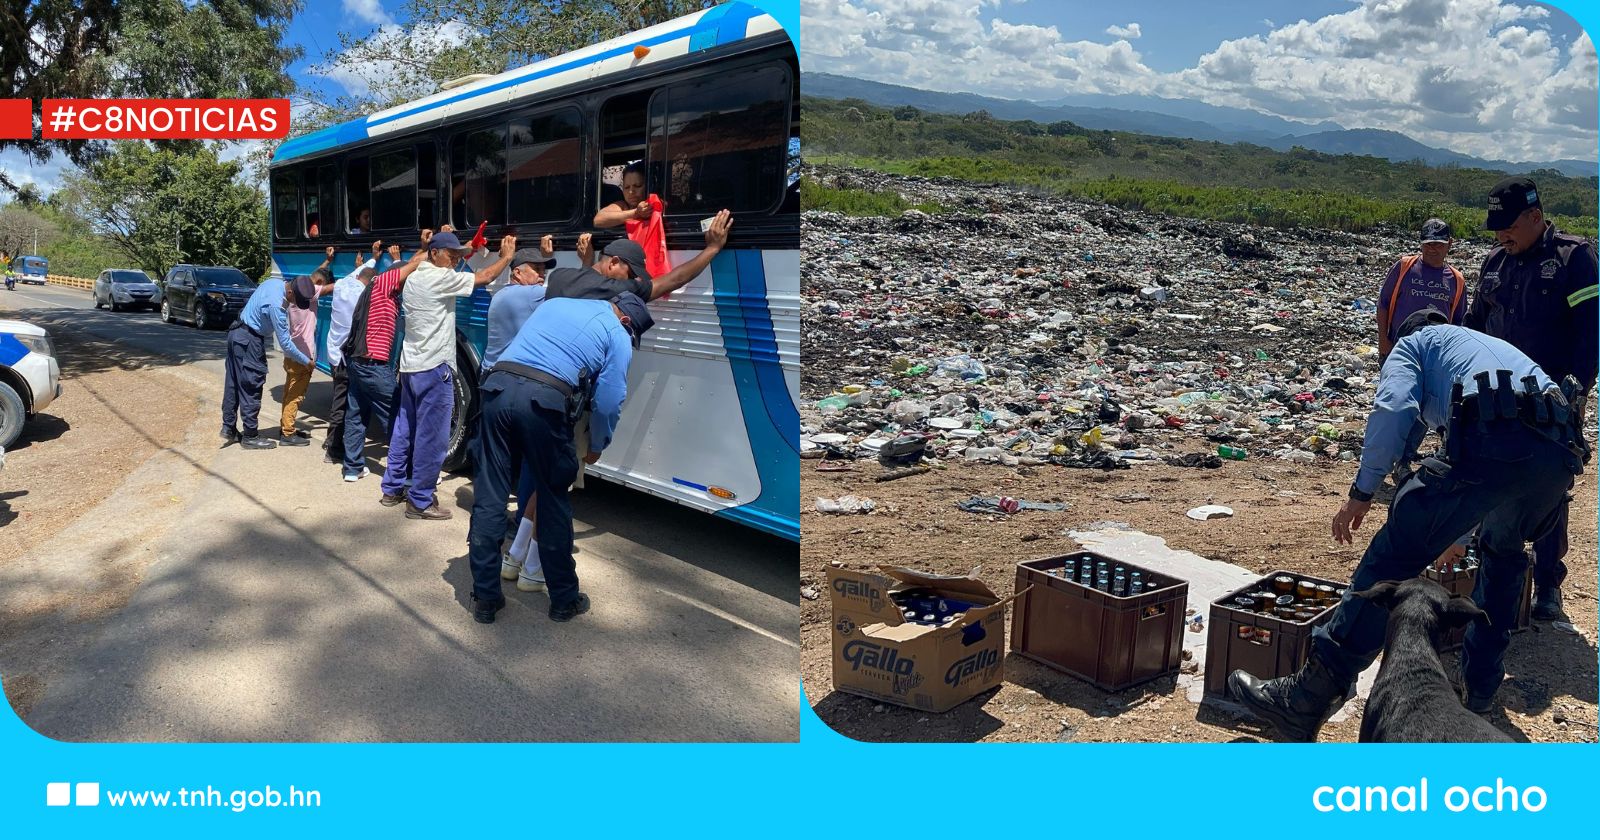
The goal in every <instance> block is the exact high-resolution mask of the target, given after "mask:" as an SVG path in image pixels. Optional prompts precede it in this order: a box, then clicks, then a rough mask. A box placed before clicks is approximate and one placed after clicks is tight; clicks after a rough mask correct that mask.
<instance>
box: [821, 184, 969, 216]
mask: <svg viewBox="0 0 1600 840" xmlns="http://www.w3.org/2000/svg"><path fill="white" fill-rule="evenodd" d="M800 207H801V209H803V210H831V211H833V212H835V213H843V214H845V215H847V216H898V215H900V214H901V213H904V212H905V211H907V210H921V211H922V212H924V213H943V212H945V208H944V205H941V204H938V203H936V202H931V201H925V202H920V203H915V204H914V203H912V202H909V201H906V199H905V197H904V196H902V195H900V194H899V193H897V192H894V191H893V190H855V189H835V188H833V187H827V186H823V185H822V184H819V183H817V182H816V181H814V180H812V179H811V178H801V179H800Z"/></svg>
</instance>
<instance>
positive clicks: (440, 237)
mask: <svg viewBox="0 0 1600 840" xmlns="http://www.w3.org/2000/svg"><path fill="white" fill-rule="evenodd" d="M436 248H439V249H444V250H448V251H471V250H472V249H471V248H468V247H467V246H465V245H462V244H461V240H459V239H457V238H456V235H455V234H454V233H451V232H449V231H446V232H444V233H436V234H434V235H433V239H431V240H429V241H428V250H430V251H431V250H434V249H436Z"/></svg>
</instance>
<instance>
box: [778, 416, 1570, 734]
mask: <svg viewBox="0 0 1600 840" xmlns="http://www.w3.org/2000/svg"><path fill="white" fill-rule="evenodd" d="M1591 416H1593V415H1591ZM821 463H823V462H821V461H817V460H804V461H802V462H801V478H800V489H801V493H800V496H801V508H802V514H801V517H802V518H801V527H802V529H803V532H804V534H805V538H804V540H803V544H802V548H801V578H802V581H801V582H802V595H803V597H802V600H801V640H802V645H803V653H802V657H801V670H802V676H803V680H804V685H805V688H806V696H807V697H808V698H809V699H810V701H811V703H812V704H813V706H814V708H815V710H816V712H817V714H818V715H819V716H820V717H821V718H822V719H823V720H824V721H826V722H827V723H828V724H829V725H830V726H832V727H833V728H834V729H836V730H838V731H839V732H841V733H843V734H845V735H848V736H850V737H853V738H857V739H861V740H868V741H1098V742H1121V741H1237V740H1242V741H1254V740H1261V739H1265V738H1266V736H1265V734H1264V733H1263V730H1262V729H1261V728H1260V727H1258V726H1257V725H1256V724H1254V723H1253V722H1250V721H1249V720H1248V719H1244V718H1241V717H1238V716H1237V715H1236V714H1235V713H1233V712H1230V711H1228V710H1226V709H1224V708H1221V707H1217V706H1214V705H1212V704H1202V705H1197V704H1195V703H1192V702H1190V701H1189V700H1188V699H1187V698H1186V697H1185V693H1184V691H1183V690H1181V689H1179V688H1178V687H1177V680H1176V679H1175V678H1174V677H1163V678H1160V679H1157V680H1155V681H1152V682H1150V683H1146V684H1144V685H1142V686H1136V687H1134V688H1131V689H1127V690H1125V691H1122V692H1118V693H1107V692H1104V691H1101V690H1099V689H1096V688H1094V687H1093V686H1091V685H1089V684H1088V683H1085V682H1082V681H1080V680H1078V679H1076V678H1074V677H1071V676H1068V675H1066V674H1064V673H1060V672H1057V671H1054V670H1052V669H1050V668H1047V667H1045V666H1043V665H1039V664H1037V663H1035V662H1033V661H1031V660H1028V659H1024V658H1022V657H1019V656H1017V655H1015V654H1009V653H1008V655H1007V656H1006V659H1005V662H1004V667H1005V682H1004V683H1003V684H1002V685H1001V686H1000V688H999V689H997V690H990V691H988V692H985V693H983V694H981V695H979V696H978V697H975V698H973V699H972V700H969V701H968V702H966V703H964V704H962V705H961V706H959V707H957V708H955V709H953V710H951V711H949V712H946V713H944V714H930V713H927V712H921V711H916V710H912V709H904V708H899V707H896V706H892V705H888V704H882V703H878V702H876V701H874V700H870V699H867V698H863V697H858V696H854V695H849V694H845V693H843V692H836V691H834V690H833V683H832V676H831V649H830V641H829V624H830V607H829V602H828V598H827V592H826V586H825V583H824V581H825V569H826V566H827V564H828V563H830V562H833V561H839V562H843V563H845V564H846V565H849V566H851V567H854V568H872V567H873V566H874V565H876V564H894V565H905V566H911V567H915V568H921V569H928V570H932V571H934V572H939V573H945V574H961V573H966V572H968V571H970V570H971V569H972V568H973V567H974V566H980V565H981V567H982V571H981V573H980V577H981V578H982V579H983V580H984V582H985V583H987V584H988V585H989V587H990V588H991V589H993V590H994V591H995V592H997V593H999V594H1001V595H1009V594H1010V593H1011V590H1012V588H1013V584H1014V579H1015V574H1016V563H1017V562H1019V561H1022V560H1029V559H1035V558H1039V557H1047V556H1051V555H1056V554H1063V553H1067V552H1069V551H1072V550H1074V549H1076V548H1077V545H1076V543H1075V542H1074V541H1073V540H1072V539H1071V538H1070V537H1068V536H1067V534H1066V532H1067V531H1069V530H1082V529H1084V527H1085V526H1088V525H1090V524H1091V523H1095V522H1101V521H1116V522H1123V523H1127V524H1128V525H1130V526H1131V527H1133V528H1134V529H1137V530H1140V531H1143V532H1145V533H1149V534H1154V535H1156V536H1159V537H1162V538H1164V539H1165V540H1166V541H1167V545H1168V546H1169V547H1170V548H1173V549H1180V550H1188V551H1192V552H1195V553H1196V554H1199V555H1201V556H1203V557H1207V558H1210V559H1214V560H1223V561H1227V562H1229V563H1233V564H1236V565H1239V566H1243V567H1245V568H1248V569H1253V570H1257V571H1260V572H1267V571H1271V570H1274V569H1280V568H1282V569H1290V570H1293V571H1300V572H1305V573H1308V574H1311V575H1315V576H1321V577H1326V578H1331V579H1335V580H1349V578H1350V575H1351V572H1352V570H1353V569H1354V568H1355V565H1356V563H1357V561H1358V560H1359V559H1360V556H1361V552H1362V550H1364V548H1365V546H1366V540H1367V539H1369V538H1370V537H1371V535H1372V534H1373V533H1374V532H1375V531H1376V530H1377V528H1378V527H1379V526H1381V525H1382V524H1383V520H1384V518H1385V516H1386V515H1387V512H1386V510H1385V509H1384V508H1383V506H1382V505H1374V508H1373V512H1372V514H1371V515H1370V516H1369V517H1368V519H1367V521H1366V523H1365V524H1364V525H1363V526H1362V530H1361V531H1360V532H1358V533H1359V534H1360V535H1361V538H1359V539H1358V540H1357V542H1356V544H1355V545H1353V546H1341V545H1338V544H1337V543H1335V542H1334V541H1333V539H1332V537H1331V536H1330V533H1329V523H1330V521H1331V520H1332V517H1333V514H1334V513H1335V512H1336V511H1337V510H1338V507H1339V505H1340V503H1341V501H1342V499H1343V497H1344V492H1345V490H1346V488H1348V486H1349V483H1350V478H1351V476H1352V475H1353V474H1354V470H1355V466H1354V465H1353V464H1348V463H1339V464H1310V465H1296V464H1291V463H1287V462H1283V461H1276V460H1250V461H1244V462H1225V463H1224V465H1223V466H1222V467H1221V468H1219V469H1202V468H1194V469H1189V468H1183V467H1175V466H1167V465H1151V466H1136V467H1134V468H1132V469H1129V470H1119V471H1115V472H1109V473H1108V472H1100V471H1093V470H1080V469H1067V468H1061V467H1055V466H1045V467H1021V468H1014V467H1002V466H994V465H985V464H967V463H958V464H952V465H950V466H949V467H948V468H947V469H936V470H934V471H933V472H929V473H925V474H922V475H917V476H912V477H909V478H902V479H898V480H895V481H891V482H884V483H878V482H875V481H874V478H875V477H876V476H877V475H879V474H881V472H882V470H883V468H882V467H880V466H879V465H878V464H877V463H876V462H873V461H856V462H853V464H852V468H851V470H850V471H847V472H822V471H819V470H818V465H819V464H821ZM847 493H853V494H855V495H857V496H866V497H869V498H871V499H872V500H873V501H875V502H876V503H877V505H878V507H877V509H876V510H875V511H874V512H872V513H871V514H866V515H859V514H858V515H838V514H821V513H818V512H816V511H815V509H814V507H813V503H814V502H815V500H816V499H817V498H818V497H828V498H836V497H838V496H841V495H844V494H847ZM997 494H1003V495H1008V496H1013V497H1016V498H1019V499H1026V500H1029V501H1041V502H1045V501H1059V502H1066V503H1067V504H1068V509H1067V510H1066V511H1065V512H1061V513H1046V512H1035V511H1024V512H1023V513H1021V514H1018V515H1015V516H1011V517H1002V516H982V515H975V514H970V513H965V512H963V511H960V510H958V509H957V508H956V503H957V502H959V501H961V500H964V499H966V498H968V497H969V496H972V495H984V496H993V495H997ZM1145 496H1147V497H1148V499H1146V500H1141V497H1145ZM1574 496H1575V500H1574V502H1573V504H1572V508H1571V523H1572V527H1571V531H1570V542H1571V548H1570V551H1569V553H1568V555H1567V558H1566V562H1567V564H1568V567H1569V569H1570V575H1569V577H1568V580H1567V583H1566V586H1565V588H1564V591H1565V596H1566V600H1565V608H1566V612H1567V615H1568V617H1569V618H1570V620H1571V623H1572V625H1573V626H1574V627H1575V629H1576V630H1577V633H1576V634H1574V633H1571V632H1566V631H1563V630H1561V629H1558V628H1556V627H1554V626H1552V625H1551V624H1545V623H1538V622H1536V623H1535V625H1534V627H1533V628H1532V629H1531V630H1529V631H1527V632H1524V633H1520V634H1517V635H1516V636H1514V637H1513V638H1512V643H1511V648H1510V651H1509V652H1508V654H1507V659H1506V662H1507V670H1508V679H1507V682H1506V684H1505V685H1504V686H1503V687H1502V688H1501V691H1500V694H1499V697H1498V700H1499V704H1500V705H1501V706H1502V709H1501V710H1498V711H1496V712H1495V713H1494V714H1493V716H1492V720H1493V721H1494V723H1495V724H1496V725H1497V726H1499V727H1500V728H1501V729H1502V730H1504V731H1505V732H1506V733H1507V734H1508V735H1510V736H1511V737H1513V738H1515V739H1517V740H1526V741H1533V742H1548V741H1579V742H1585V741H1586V742H1593V741H1595V739H1596V728H1595V726H1596V649H1595V641H1594V640H1595V638H1596V562H1595V558H1596V524H1595V523H1596V516H1597V513H1596V492H1595V483H1594V477H1593V469H1592V468H1591V470H1590V473H1589V474H1587V475H1584V476H1580V477H1579V483H1578V485H1577V487H1576V488H1575V490H1574ZM1118 497H1123V498H1124V499H1128V500H1129V501H1117V500H1116V499H1117V498H1118ZM1211 503H1215V504H1223V505H1227V506H1229V507H1231V508H1233V509H1234V511H1235V515H1234V516H1233V517H1232V518H1230V519H1215V520H1210V521H1206V522H1197V521H1194V520H1191V519H1188V518H1186V517H1185V516H1184V513H1185V512H1186V511H1187V510H1189V509H1190V508H1192V507H1195V506H1197V505H1201V504H1211ZM813 587H814V588H813ZM812 595H815V596H817V597H815V598H814V599H813V598H812V597H811V596H812ZM1010 620H1011V616H1010V615H1009V614H1008V615H1007V622H1008V624H1009V622H1010ZM1008 632H1009V629H1008ZM1186 632H1187V631H1186ZM1454 659H1455V657H1454V655H1453V654H1447V655H1446V658H1445V661H1446V665H1447V667H1453V666H1454ZM1360 702H1361V701H1359V700H1358V701H1355V703H1354V704H1353V705H1352V707H1351V708H1350V711H1351V712H1352V713H1351V714H1350V715H1349V717H1348V719H1346V720H1344V721H1342V722H1338V723H1331V724H1329V725H1328V726H1327V727H1324V729H1323V731H1322V740H1324V741H1354V740H1356V738H1357V734H1358V731H1359V729H1360V715H1359V708H1360V706H1359V704H1360Z"/></svg>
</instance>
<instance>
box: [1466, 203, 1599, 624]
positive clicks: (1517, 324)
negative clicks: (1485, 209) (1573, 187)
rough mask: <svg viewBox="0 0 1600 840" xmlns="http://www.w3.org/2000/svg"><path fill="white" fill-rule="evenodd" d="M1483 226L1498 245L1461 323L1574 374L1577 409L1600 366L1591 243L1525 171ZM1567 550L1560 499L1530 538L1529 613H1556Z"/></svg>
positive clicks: (1554, 370) (1550, 616) (1548, 368)
mask: <svg viewBox="0 0 1600 840" xmlns="http://www.w3.org/2000/svg"><path fill="white" fill-rule="evenodd" d="M1484 227H1485V228H1487V229H1489V230H1492V231H1494V232H1495V240H1496V241H1498V242H1499V243H1500V245H1499V247H1497V248H1495V249H1494V250H1493V251H1490V252H1489V256H1488V257H1487V258H1486V259H1485V260H1484V261H1483V270H1482V272H1481V273H1480V274H1479V277H1480V278H1481V279H1480V280H1479V286H1478V294H1477V296H1476V297H1475V298H1474V299H1473V301H1472V306H1471V307H1470V308H1469V309H1468V310H1467V317H1466V321H1465V324H1466V326H1468V327H1471V328H1472V329H1475V330H1480V331H1482V332H1485V333H1488V334H1489V335H1492V336H1495V337H1496V338H1503V339H1505V340H1506V341H1509V342H1511V344H1512V345H1514V346H1515V347H1516V348H1517V349H1518V350H1521V351H1522V352H1524V353H1526V354H1527V355H1528V358H1530V359H1532V360H1533V361H1534V362H1535V363H1536V364H1538V365H1539V367H1540V368H1541V369H1543V370H1544V372H1545V373H1546V374H1548V375H1549V376H1550V378H1552V379H1554V380H1556V381H1558V382H1559V381H1560V380H1561V379H1562V378H1564V377H1566V376H1568V375H1571V376H1573V377H1576V378H1577V380H1578V384H1580V385H1582V386H1583V392H1584V395H1583V396H1580V397H1579V398H1578V400H1577V402H1576V403H1575V406H1574V407H1576V408H1577V409H1579V410H1580V411H1581V410H1582V409H1583V406H1584V402H1585V401H1586V399H1587V395H1588V394H1591V393H1593V392H1594V382H1595V372H1596V370H1597V368H1600V345H1597V335H1600V319H1597V316H1596V313H1597V312H1600V302H1597V301H1596V296H1597V294H1600V286H1597V285H1596V283H1597V278H1596V267H1595V251H1594V246H1593V245H1591V244H1590V243H1589V241H1588V240H1586V239H1583V238H1582V237H1578V236H1571V235H1569V234H1565V233H1562V232H1560V231H1558V230H1556V227H1555V225H1554V224H1552V223H1550V222H1549V221H1546V220H1545V218H1544V210H1543V208H1542V207H1541V206H1540V203H1539V188H1538V187H1537V186H1535V185H1534V183H1533V181H1531V180H1529V179H1527V178H1521V177H1513V178H1506V179H1504V180H1502V181H1500V182H1499V183H1498V184H1495V185H1494V189H1492V190H1490V191H1489V216H1488V219H1487V220H1486V221H1485V223H1484ZM1567 501H1568V502H1570V501H1571V500H1570V499H1568V500H1567ZM1566 553H1567V503H1566V502H1563V503H1562V505H1561V511H1560V514H1559V521H1558V522H1557V524H1556V527H1555V528H1552V529H1551V530H1550V533H1548V534H1546V535H1545V536H1544V537H1543V538H1542V539H1540V540H1539V541H1538V542H1536V543H1534V544H1533V583H1534V604H1533V617H1534V618H1537V619H1539V620H1541V621H1553V620H1555V619H1557V618H1560V617H1561V582H1562V581H1563V580H1564V579H1565V578H1566V576H1567V567H1566V564H1565V563H1563V562H1561V558H1563V557H1565V556H1566Z"/></svg>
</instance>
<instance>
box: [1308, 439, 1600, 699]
mask: <svg viewBox="0 0 1600 840" xmlns="http://www.w3.org/2000/svg"><path fill="white" fill-rule="evenodd" d="M1460 434H1462V435H1463V440H1462V442H1461V446H1460V451H1461V452H1462V453H1463V455H1462V456H1461V457H1459V458H1457V461H1458V463H1456V464H1454V465H1453V468H1452V469H1451V471H1450V475H1449V476H1445V477H1441V476H1436V475H1433V474H1432V473H1429V472H1427V471H1420V472H1418V473H1417V474H1416V475H1414V476H1412V477H1411V479H1410V480H1409V481H1407V482H1406V483H1405V486H1403V487H1401V488H1400V491H1399V492H1398V493H1396V494H1395V499H1394V504H1393V505H1391V506H1390V508H1389V520H1388V522H1387V523H1385V524H1384V526H1383V527H1382V528H1380V529H1378V533H1377V534H1375V535H1373V537H1372V543H1371V545H1369V546H1367V552H1366V554H1365V555H1363V556H1362V558H1361V564H1360V565H1358V566H1357V567H1356V572H1355V578H1354V579H1353V580H1352V581H1351V582H1350V590H1349V592H1348V593H1347V594H1346V595H1345V597H1344V601H1343V602H1342V603H1340V604H1339V606H1338V608H1337V609H1336V610H1335V612H1334V614H1333V618H1332V619H1331V620H1330V621H1329V622H1328V623H1327V624H1325V625H1323V626H1321V627H1319V628H1317V630H1316V631H1315V633H1314V634H1313V636H1312V649H1313V653H1314V655H1315V656H1317V658H1318V659H1319V660H1320V661H1321V662H1323V663H1324V664H1325V665H1327V666H1328V668H1329V670H1330V671H1332V672H1333V674H1334V676H1336V677H1337V678H1339V679H1340V680H1341V681H1346V682H1354V680H1355V678H1356V676H1357V675H1359V674H1360V673H1361V672H1362V671H1364V670H1366V668H1367V666H1369V665H1371V664H1372V661H1373V660H1374V659H1376V658H1377V656H1378V652H1379V651H1380V650H1381V649H1382V648H1383V641H1384V637H1385V631H1386V629H1387V627H1388V623H1389V612H1388V610H1385V609H1383V608H1382V607H1379V606H1377V605H1376V604H1373V603H1371V602H1369V601H1367V600H1366V599H1365V598H1357V597H1355V593H1357V592H1361V591H1364V590H1366V589H1368V588H1370V587H1371V586H1372V585H1373V584H1376V583H1378V582H1380V581H1385V580H1406V579H1409V578H1413V577H1416V576H1417V575H1419V574H1421V573H1422V570H1423V569H1424V568H1425V567H1426V566H1427V565H1428V563H1429V561H1431V560H1433V559H1434V558H1436V557H1438V556H1439V554H1440V553H1441V552H1443V551H1444V550H1445V549H1446V548H1448V547H1449V546H1450V544H1451V543H1453V542H1454V541H1455V540H1456V538H1457V537H1460V536H1461V535H1462V534H1465V533H1467V532H1468V531H1470V530H1472V528H1473V526H1474V525H1478V524H1479V523H1482V524H1481V526H1480V527H1479V531H1478V553H1479V556H1480V557H1481V565H1480V566H1479V567H1478V578H1477V585H1476V588H1475V589H1474V590H1473V593H1472V600H1473V601H1474V602H1475V603H1477V605H1478V606H1479V607H1480V608H1482V609H1483V611H1484V612H1486V613H1488V616H1489V626H1488V627H1485V626H1483V625H1481V624H1477V623H1474V624H1473V625H1471V626H1470V627H1468V628H1467V634H1466V640H1465V643H1464V645H1463V647H1462V651H1461V669H1462V675H1463V676H1464V677H1465V679H1466V682H1467V686H1468V688H1470V689H1472V690H1473V691H1474V692H1475V693H1480V694H1481V693H1486V692H1492V691H1493V690H1494V689H1495V688H1497V687H1499V685H1500V681H1501V680H1502V679H1503V678H1504V677H1505V667H1504V665H1505V651H1506V647H1507V646H1508V645H1510V643H1511V630H1512V628H1513V627H1515V626H1516V623H1517V608H1518V606H1519V605H1520V601H1521V599H1522V586H1523V580H1524V575H1526V574H1527V572H1528V555H1527V553H1526V552H1525V551H1523V544H1524V543H1525V542H1528V541H1531V540H1537V539H1538V538H1540V537H1542V536H1544V535H1545V534H1546V533H1548V532H1549V530H1550V528H1551V527H1552V526H1553V525H1554V523H1555V519H1556V516H1557V513H1558V511H1559V510H1560V509H1561V508H1562V507H1563V504H1562V501H1563V499H1564V498H1565V495H1566V492H1567V487H1568V486H1569V485H1570V484H1571V483H1572V476H1573V475H1574V474H1575V473H1576V472H1577V471H1578V467H1579V465H1578V460H1577V458H1576V456H1574V455H1572V454H1571V453H1569V452H1567V451H1566V450H1565V449H1564V448H1562V447H1561V446H1559V445H1557V444H1555V443H1552V442H1550V441H1548V440H1546V439H1544V438H1542V437H1540V436H1539V435H1538V434H1537V433H1535V432H1533V431H1532V430H1530V429H1528V428H1527V427H1525V426H1523V425H1522V424H1521V423H1518V422H1516V421H1510V422H1499V423H1492V424H1490V425H1489V428H1488V431H1487V432H1480V431H1478V430H1477V429H1475V428H1470V427H1469V429H1468V430H1466V431H1463V432H1461V433H1460ZM1508 477H1510V478H1508Z"/></svg>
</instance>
